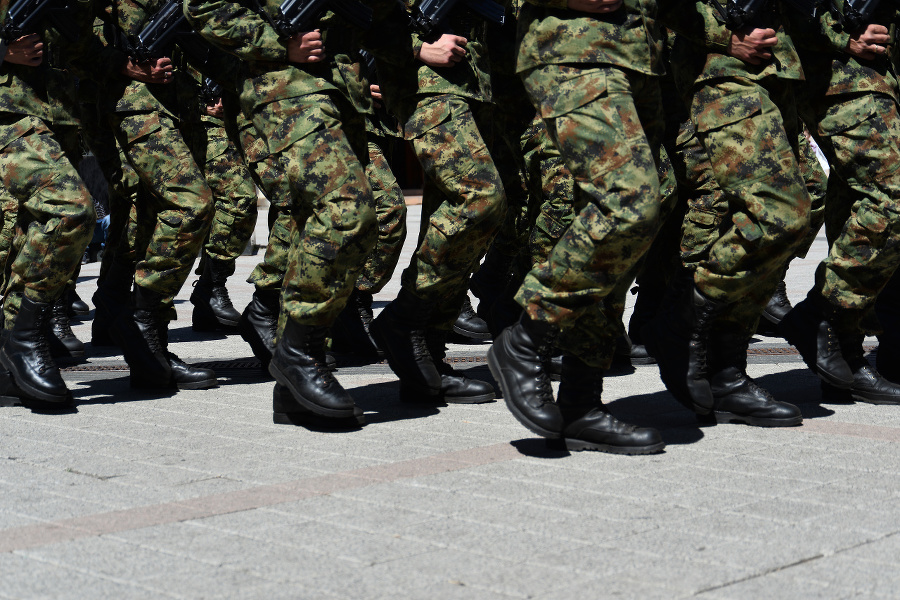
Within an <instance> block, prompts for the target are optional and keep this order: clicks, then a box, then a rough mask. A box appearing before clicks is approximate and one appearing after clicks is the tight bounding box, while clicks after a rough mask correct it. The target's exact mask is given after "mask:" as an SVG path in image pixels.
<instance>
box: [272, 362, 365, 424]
mask: <svg viewBox="0 0 900 600" xmlns="http://www.w3.org/2000/svg"><path fill="white" fill-rule="evenodd" d="M269 374H270V375H271V376H272V377H274V378H275V381H277V382H278V383H280V384H281V385H283V386H284V387H286V388H287V389H289V390H290V391H291V395H292V396H293V397H294V400H296V401H297V404H299V405H300V406H302V407H303V408H305V409H306V410H308V411H310V412H311V413H314V414H316V415H319V416H322V417H329V418H332V419H346V418H348V417H353V409H352V408H351V409H349V410H335V409H333V408H324V407H322V406H319V405H318V404H315V403H314V402H310V401H309V400H307V399H306V398H304V397H303V396H302V395H301V394H300V393H299V392H298V391H297V389H296V388H295V387H294V382H293V381H292V380H291V379H289V378H288V377H286V376H285V375H284V374H283V373H282V372H281V370H280V369H279V368H278V365H276V364H275V363H273V362H270V363H269Z"/></svg>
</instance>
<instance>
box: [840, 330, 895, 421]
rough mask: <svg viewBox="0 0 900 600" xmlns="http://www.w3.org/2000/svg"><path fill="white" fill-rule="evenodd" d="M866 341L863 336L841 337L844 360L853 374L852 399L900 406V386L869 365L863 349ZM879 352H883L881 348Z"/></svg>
mask: <svg viewBox="0 0 900 600" xmlns="http://www.w3.org/2000/svg"><path fill="white" fill-rule="evenodd" d="M864 339H865V338H864V336H863V335H861V334H859V335H842V336H840V340H841V351H842V353H843V355H844V360H846V361H847V364H848V365H849V366H850V370H851V371H852V372H853V383H852V384H850V397H851V398H852V399H853V400H856V401H857V402H867V403H869V404H900V385H897V384H896V383H892V382H890V381H888V380H887V379H886V378H884V377H882V375H881V373H879V371H878V369H876V368H875V367H873V366H872V365H871V364H869V361H868V359H866V356H865V350H864V349H863V340H864ZM878 352H879V353H880V352H881V348H880V347H879V348H878ZM879 356H880V355H879Z"/></svg>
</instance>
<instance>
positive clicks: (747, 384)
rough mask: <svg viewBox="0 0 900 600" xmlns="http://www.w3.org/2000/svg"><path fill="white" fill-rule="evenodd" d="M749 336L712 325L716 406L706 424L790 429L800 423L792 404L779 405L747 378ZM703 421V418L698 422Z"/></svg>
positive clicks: (729, 327) (735, 330) (795, 408)
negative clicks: (712, 422)
mask: <svg viewBox="0 0 900 600" xmlns="http://www.w3.org/2000/svg"><path fill="white" fill-rule="evenodd" d="M749 341H750V340H749V336H748V335H746V334H745V333H744V332H742V331H738V330H737V328H735V327H733V326H730V325H728V324H721V325H719V326H715V327H714V328H713V332H712V340H711V348H710V350H711V353H710V370H711V372H712V375H711V377H710V386H711V388H712V392H713V397H714V398H715V405H714V407H713V413H712V414H711V415H707V418H706V421H707V422H711V421H715V422H717V423H745V424H747V425H755V426H757V427H792V426H794V425H799V424H800V423H801V422H802V421H803V416H802V415H801V414H800V409H798V408H797V407H796V406H794V405H793V404H788V403H787V402H779V401H777V400H775V398H773V397H772V395H771V394H770V393H769V392H768V390H766V389H764V388H762V387H760V386H759V385H757V383H756V382H755V381H753V379H751V378H750V376H748V375H747V346H748V345H749ZM701 420H703V419H701Z"/></svg>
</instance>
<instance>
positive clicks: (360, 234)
mask: <svg viewBox="0 0 900 600" xmlns="http://www.w3.org/2000/svg"><path fill="white" fill-rule="evenodd" d="M265 110H267V111H270V115H269V119H270V121H271V122H279V123H286V124H287V125H284V130H285V131H290V132H291V139H290V144H289V145H287V146H285V147H284V148H278V149H276V148H275V147H272V146H270V149H272V151H273V152H272V153H273V154H274V155H275V158H277V159H278V160H279V161H280V163H281V165H282V168H283V170H284V172H285V174H286V175H287V180H288V181H289V182H290V185H291V192H292V197H293V200H294V206H293V212H292V216H293V221H294V223H293V227H292V230H291V248H290V251H289V254H288V267H287V271H286V272H285V276H284V286H283V290H282V296H281V304H282V308H283V310H282V315H281V317H280V319H279V321H280V322H279V334H278V342H277V344H276V349H275V353H274V355H273V356H272V360H271V362H270V363H269V372H270V373H272V375H273V376H274V377H275V379H276V380H277V381H278V383H280V384H281V385H284V386H286V387H287V388H289V389H290V391H291V393H292V395H293V397H294V399H295V400H296V401H297V403H299V404H300V405H301V406H303V407H304V408H306V409H308V410H311V411H313V412H315V413H316V414H319V415H322V416H326V417H333V418H343V417H351V418H352V417H353V416H354V409H355V405H354V403H353V399H352V398H351V397H350V396H349V394H347V393H346V391H344V390H343V389H342V388H341V386H340V384H339V383H338V382H337V381H336V380H335V379H334V377H333V376H332V375H331V373H330V372H329V371H328V370H327V369H326V362H325V336H326V335H327V332H328V328H329V327H330V326H331V324H332V323H333V322H334V320H335V319H336V318H337V316H338V314H339V313H340V312H341V310H342V309H343V308H344V305H345V304H346V301H347V298H348V297H349V296H350V293H351V291H352V289H353V285H354V283H355V282H356V279H357V277H358V275H359V270H360V268H361V266H362V264H363V263H364V262H365V258H366V257H367V256H368V255H369V253H371V251H372V249H373V247H374V244H375V240H376V237H377V231H376V220H375V210H374V206H373V204H372V192H371V188H370V186H369V183H368V180H367V179H366V176H365V171H364V169H363V166H362V162H364V161H366V160H367V158H366V154H367V149H366V144H365V129H364V124H363V122H362V120H361V118H360V115H359V113H357V112H356V111H355V110H354V109H353V108H352V106H350V105H349V103H347V101H346V100H344V99H343V97H341V96H339V95H329V94H311V95H308V96H303V97H301V98H296V99H292V100H290V101H283V102H273V103H271V104H269V105H267V106H266V109H265ZM291 124H293V125H295V126H296V127H295V128H291V127H290V125H291ZM361 161H362V162H361Z"/></svg>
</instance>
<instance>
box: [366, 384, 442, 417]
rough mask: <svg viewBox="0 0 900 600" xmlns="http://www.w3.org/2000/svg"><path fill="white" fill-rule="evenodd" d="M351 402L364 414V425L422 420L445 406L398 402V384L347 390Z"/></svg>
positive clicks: (374, 385) (375, 385) (370, 385)
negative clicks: (351, 398)
mask: <svg viewBox="0 0 900 600" xmlns="http://www.w3.org/2000/svg"><path fill="white" fill-rule="evenodd" d="M348 391H349V392H350V396H351V397H353V401H354V402H355V403H356V405H357V406H359V407H360V408H361V409H363V411H365V413H366V423H367V424H369V425H372V424H374V423H389V422H391V421H406V420H408V419H422V418H424V417H428V416H431V415H436V414H438V412H440V411H439V410H438V409H439V408H440V407H441V406H446V405H445V404H437V405H435V404H412V403H406V402H400V382H399V381H385V382H381V383H370V384H368V385H363V386H360V387H357V388H353V389H350V390H348Z"/></svg>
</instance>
